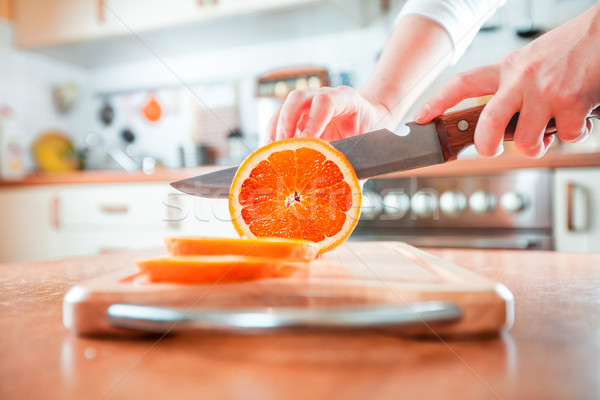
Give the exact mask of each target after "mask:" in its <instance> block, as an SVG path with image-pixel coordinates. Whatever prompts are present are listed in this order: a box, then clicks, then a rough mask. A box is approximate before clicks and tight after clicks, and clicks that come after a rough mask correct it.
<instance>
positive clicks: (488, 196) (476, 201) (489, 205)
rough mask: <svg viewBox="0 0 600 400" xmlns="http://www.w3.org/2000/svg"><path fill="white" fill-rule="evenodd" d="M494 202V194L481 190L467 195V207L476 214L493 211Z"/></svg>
mask: <svg viewBox="0 0 600 400" xmlns="http://www.w3.org/2000/svg"><path fill="white" fill-rule="evenodd" d="M496 203H497V201H496V196H495V195H494V194H493V193H490V192H486V191H483V190H478V191H476V192H474V193H473V194H472V195H471V196H470V197H469V207H471V210H473V211H474V212H476V213H477V214H487V213H490V212H492V211H494V209H495V208H496Z"/></svg>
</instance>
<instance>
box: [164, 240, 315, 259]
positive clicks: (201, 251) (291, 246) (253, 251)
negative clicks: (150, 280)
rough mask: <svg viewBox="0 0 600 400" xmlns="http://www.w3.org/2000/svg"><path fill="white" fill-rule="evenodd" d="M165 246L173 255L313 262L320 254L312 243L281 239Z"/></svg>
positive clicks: (168, 243) (186, 242) (167, 242)
mask: <svg viewBox="0 0 600 400" xmlns="http://www.w3.org/2000/svg"><path fill="white" fill-rule="evenodd" d="M165 245H166V246H167V251H168V252H169V254H171V255H172V256H189V255H204V256H209V255H223V254H230V255H240V256H247V257H265V258H279V259H293V260H302V261H310V260H312V259H313V258H315V257H316V256H317V254H318V252H319V247H318V246H317V245H315V244H314V243H312V242H309V241H306V240H298V239H280V238H259V239H233V238H213V237H193V236H180V237H168V238H166V239H165Z"/></svg>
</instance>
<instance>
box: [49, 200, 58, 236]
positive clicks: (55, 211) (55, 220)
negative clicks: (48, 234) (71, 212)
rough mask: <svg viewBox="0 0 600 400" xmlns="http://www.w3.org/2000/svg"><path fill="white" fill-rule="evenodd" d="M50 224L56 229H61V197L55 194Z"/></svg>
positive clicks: (51, 203)
mask: <svg viewBox="0 0 600 400" xmlns="http://www.w3.org/2000/svg"><path fill="white" fill-rule="evenodd" d="M50 225H51V226H52V228H54V230H59V229H60V198H59V197H58V196H55V197H53V198H52V201H51V202H50Z"/></svg>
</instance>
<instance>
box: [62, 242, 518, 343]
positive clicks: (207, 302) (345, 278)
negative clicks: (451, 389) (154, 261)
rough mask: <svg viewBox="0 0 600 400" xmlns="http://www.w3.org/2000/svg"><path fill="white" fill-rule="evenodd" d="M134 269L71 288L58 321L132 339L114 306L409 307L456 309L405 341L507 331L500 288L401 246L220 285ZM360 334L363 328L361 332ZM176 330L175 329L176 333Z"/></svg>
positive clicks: (338, 255) (373, 245) (333, 255)
mask: <svg viewBox="0 0 600 400" xmlns="http://www.w3.org/2000/svg"><path fill="white" fill-rule="evenodd" d="M136 272H137V268H136V267H135V266H134V263H133V260H132V266H131V268H127V269H125V270H123V271H119V272H118V273H113V274H110V275H106V276H103V277H100V278H97V279H94V280H91V281H87V282H84V283H82V284H80V285H77V286H74V287H73V288H71V290H70V291H69V292H68V293H67V294H66V295H65V298H64V311H63V318H64V324H65V326H66V327H67V328H69V329H70V330H72V331H73V332H75V333H76V334H78V335H85V336H97V335H135V334H139V332H136V331H132V330H131V329H124V328H121V327H115V326H114V323H112V324H111V323H109V321H108V319H107V317H106V315H107V309H108V308H109V306H111V305H114V304H134V305H149V306H160V307H169V308H176V309H179V310H186V312H187V311H190V310H193V311H194V312H198V311H200V312H202V311H204V312H209V311H210V312H217V313H218V312H224V313H225V312H232V310H242V311H243V310H249V309H252V310H256V309H259V310H268V311H267V312H268V313H269V312H273V310H275V311H277V310H286V309H290V308H292V309H303V310H308V311H311V312H312V311H315V312H317V313H318V312H322V311H327V310H338V309H342V310H344V309H346V310H347V309H352V308H357V307H358V308H361V307H367V308H368V307H377V306H383V307H390V306H391V307H397V308H399V309H406V308H407V307H408V308H410V306H411V304H416V302H429V301H438V302H444V303H450V304H452V305H455V306H456V307H458V308H459V309H460V316H459V317H458V318H455V319H454V320H452V321H445V322H443V323H427V322H425V321H421V323H416V324H412V325H411V326H409V327H403V328H402V329H400V330H399V331H398V332H399V333H406V334H409V335H426V336H437V335H441V336H455V335H459V336H462V335H490V334H497V333H499V332H501V331H503V330H507V329H509V328H510V327H511V326H512V322H513V315H514V304H513V296H512V293H511V292H510V291H509V290H508V289H507V288H506V287H505V286H504V285H502V284H501V283H498V282H493V281H491V280H489V279H487V278H485V277H482V276H480V275H478V274H475V273H474V272H471V271H469V270H466V269H464V268H461V267H459V266H457V265H455V264H453V263H450V262H447V261H445V260H442V259H440V258H438V257H435V256H433V255H431V254H429V253H426V252H424V251H422V250H419V249H417V248H414V247H412V246H410V245H407V244H405V243H401V242H346V243H345V244H344V245H342V246H340V247H339V248H337V249H335V250H333V251H331V252H329V253H327V254H325V255H324V256H322V257H321V258H320V259H317V260H314V261H312V262H311V263H310V265H309V266H308V267H307V269H306V270H305V271H304V272H302V273H299V274H298V275H297V276H292V277H289V278H275V279H265V280H258V281H249V282H241V283H224V284H217V285H184V284H171V283H148V282H145V281H144V280H143V279H141V280H140V279H139V278H138V279H136V278H135V275H136ZM363 328H364V327H363ZM175 331H176V330H175Z"/></svg>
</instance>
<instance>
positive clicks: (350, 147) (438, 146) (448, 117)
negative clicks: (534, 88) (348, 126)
mask: <svg viewBox="0 0 600 400" xmlns="http://www.w3.org/2000/svg"><path fill="white" fill-rule="evenodd" d="M484 107H485V105H481V106H476V107H471V108H467V109H464V110H460V111H456V112H452V113H448V114H444V115H441V116H439V117H437V118H435V119H434V120H433V121H432V122H429V123H427V124H422V125H421V124H417V123H415V122H409V123H407V124H406V125H407V126H408V127H409V129H410V132H409V133H408V135H406V136H399V135H396V134H395V133H393V132H391V131H389V130H387V129H380V130H376V131H373V132H368V133H364V134H361V135H357V136H352V137H349V138H346V139H341V140H336V141H334V142H331V144H332V145H333V146H334V147H336V148H337V149H338V150H339V151H341V152H342V153H344V155H345V156H346V158H347V159H348V161H349V162H350V163H351V164H352V166H353V167H354V170H355V172H356V175H357V176H358V179H367V178H372V177H374V176H378V175H383V174H386V173H390V172H396V171H405V170H409V169H414V168H420V167H425V166H428V165H434V164H442V163H445V162H448V161H453V160H456V159H457V157H458V154H459V153H460V152H461V151H463V150H464V149H465V148H467V147H469V146H471V145H473V144H474V134H475V127H476V126H477V121H478V120H479V115H480V114H481V111H482V110H483V108H484ZM518 117H519V114H518V113H517V114H515V115H514V116H513V118H512V119H511V121H510V123H509V124H508V126H507V127H506V131H505V136H504V140H505V141H512V140H513V135H514V132H515V128H516V126H517V120H518ZM588 118H600V107H598V108H596V109H594V110H593V111H592V112H591V113H590V115H589V116H588ZM554 133H556V124H555V122H554V119H552V120H550V122H549V123H548V125H547V126H546V131H545V135H553V134H554ZM237 169H238V167H231V168H226V169H222V170H219V171H215V172H211V173H209V174H204V175H199V176H195V177H192V178H188V179H183V180H180V181H176V182H172V183H171V186H173V187H174V188H175V189H177V190H180V191H182V192H184V193H188V194H191V195H194V196H200V197H208V198H227V197H229V188H230V186H231V183H232V182H233V178H234V176H235V173H236V172H237Z"/></svg>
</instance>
